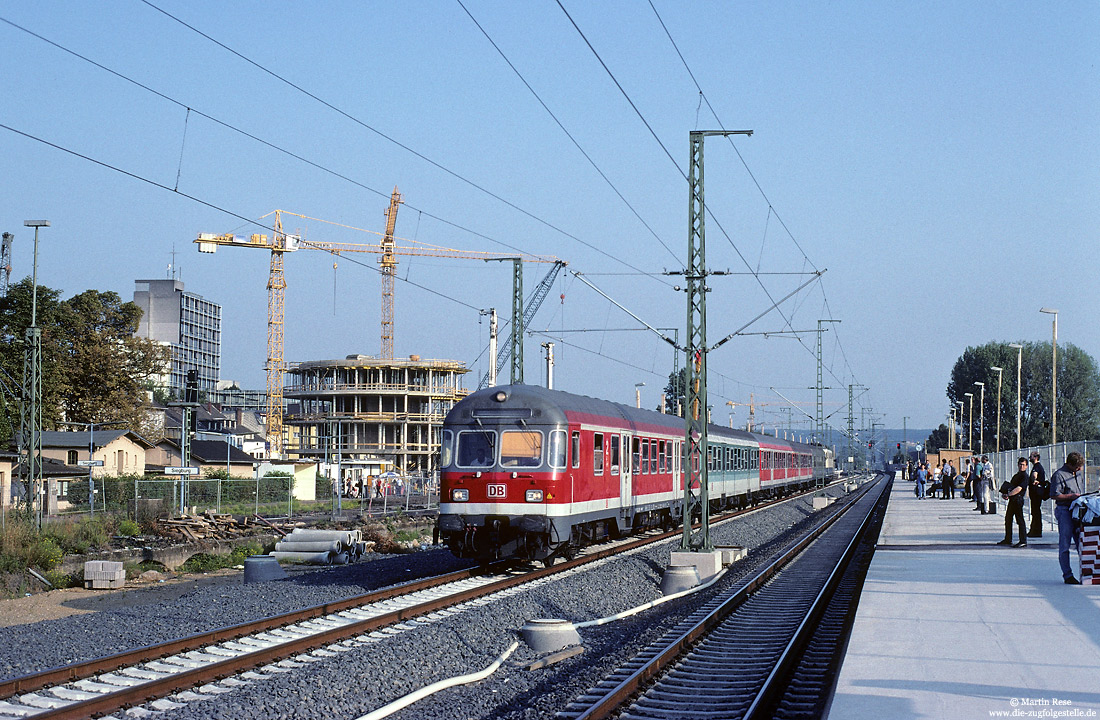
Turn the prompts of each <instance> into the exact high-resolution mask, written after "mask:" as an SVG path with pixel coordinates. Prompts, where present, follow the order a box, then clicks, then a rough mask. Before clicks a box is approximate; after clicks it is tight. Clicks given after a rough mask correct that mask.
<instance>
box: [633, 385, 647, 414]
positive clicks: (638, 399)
mask: <svg viewBox="0 0 1100 720" xmlns="http://www.w3.org/2000/svg"><path fill="white" fill-rule="evenodd" d="M644 387H645V383H634V407H636V408H638V409H639V410H640V409H641V408H642V388H644Z"/></svg>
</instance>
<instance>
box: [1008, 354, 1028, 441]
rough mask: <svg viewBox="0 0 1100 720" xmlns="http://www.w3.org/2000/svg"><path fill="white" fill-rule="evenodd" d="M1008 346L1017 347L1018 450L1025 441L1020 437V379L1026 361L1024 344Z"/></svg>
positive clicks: (1021, 388)
mask: <svg viewBox="0 0 1100 720" xmlns="http://www.w3.org/2000/svg"><path fill="white" fill-rule="evenodd" d="M1008 346H1009V347H1010V348H1016V450H1019V449H1020V447H1022V443H1023V440H1022V439H1021V438H1020V394H1021V393H1023V390H1024V389H1023V387H1021V385H1020V379H1021V374H1022V369H1023V362H1024V346H1023V345H1021V344H1020V343H1009V344H1008Z"/></svg>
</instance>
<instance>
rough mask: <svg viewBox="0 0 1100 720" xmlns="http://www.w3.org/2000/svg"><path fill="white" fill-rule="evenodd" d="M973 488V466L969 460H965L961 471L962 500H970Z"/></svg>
mask: <svg viewBox="0 0 1100 720" xmlns="http://www.w3.org/2000/svg"><path fill="white" fill-rule="evenodd" d="M973 486H974V464H973V463H972V462H970V458H967V459H966V465H965V466H964V469H963V499H964V500H969V499H970V498H971V494H970V493H971V490H972V489H973Z"/></svg>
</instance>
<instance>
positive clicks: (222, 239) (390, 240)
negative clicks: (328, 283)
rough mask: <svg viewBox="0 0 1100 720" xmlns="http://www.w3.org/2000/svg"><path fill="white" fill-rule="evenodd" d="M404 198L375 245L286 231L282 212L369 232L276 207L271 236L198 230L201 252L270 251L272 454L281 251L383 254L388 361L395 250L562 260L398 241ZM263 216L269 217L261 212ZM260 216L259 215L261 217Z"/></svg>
mask: <svg viewBox="0 0 1100 720" xmlns="http://www.w3.org/2000/svg"><path fill="white" fill-rule="evenodd" d="M402 202H403V200H402V198H401V194H400V193H399V192H398V191H397V188H396V187H394V189H393V193H392V194H391V195H390V204H389V206H388V208H387V209H386V210H385V215H386V232H385V234H383V235H382V239H381V242H380V243H379V244H361V243H334V242H318V241H314V240H309V241H306V240H303V239H302V238H301V237H300V236H299V235H287V234H286V233H284V232H283V220H282V216H283V215H292V216H294V217H298V218H302V219H304V220H312V221H316V222H324V223H329V224H332V225H339V226H340V227H344V228H347V229H351V230H357V231H360V232H372V231H370V230H363V229H362V228H355V227H351V226H349V225H340V223H333V222H331V221H329V220H321V219H319V218H314V217H310V216H308V215H301V214H299V213H294V212H290V211H287V210H275V211H274V213H273V214H274V215H275V222H274V224H273V226H272V229H273V230H274V231H275V233H274V235H273V237H270V238H269V237H268V236H267V235H251V236H249V237H247V238H246V237H243V236H240V235H233V234H231V233H229V234H224V235H214V234H212V233H199V236H198V237H197V238H196V239H195V243H196V244H197V245H198V246H199V252H204V253H213V252H216V251H217V249H218V247H219V246H223V247H250V248H262V249H264V250H269V251H270V252H271V271H270V273H269V274H268V280H267V365H266V369H267V437H268V443H269V445H270V447H271V452H272V453H273V454H277V455H280V454H282V448H283V374H284V373H285V372H286V362H285V360H284V358H283V318H284V304H283V298H284V294H285V291H286V279H285V278H284V276H283V253H287V252H294V251H296V250H299V249H312V250H322V251H325V252H329V253H332V254H333V255H341V254H343V253H349V252H356V253H374V254H376V255H381V258H380V259H379V264H380V265H381V273H382V343H381V357H382V358H384V359H386V360H392V359H393V355H394V350H393V336H394V333H393V319H394V278H395V277H396V273H397V257H396V256H398V255H415V256H420V257H444V258H461V259H467V260H506V259H513V258H519V259H521V260H523V261H524V262H535V263H554V262H560V261H559V260H558V259H557V258H554V257H549V256H547V257H542V256H536V255H526V254H523V253H490V252H480V251H476V250H456V249H453V248H446V247H439V246H434V245H428V244H426V243H421V244H419V245H417V246H401V245H397V244H396V240H397V238H395V236H394V230H395V229H396V225H397V206H398V205H400V204H401V203H402ZM264 217H268V216H267V215H265V216H264ZM261 219H262V218H261Z"/></svg>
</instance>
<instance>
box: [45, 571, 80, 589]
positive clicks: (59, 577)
mask: <svg viewBox="0 0 1100 720" xmlns="http://www.w3.org/2000/svg"><path fill="white" fill-rule="evenodd" d="M80 575H81V576H83V573H80ZM46 579H47V580H48V581H49V582H50V585H53V586H54V587H55V588H58V589H61V588H69V587H79V586H81V585H83V584H84V583H83V580H82V579H81V578H78V577H76V576H75V575H71V574H69V573H67V572H62V571H61V570H47V571H46Z"/></svg>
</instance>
